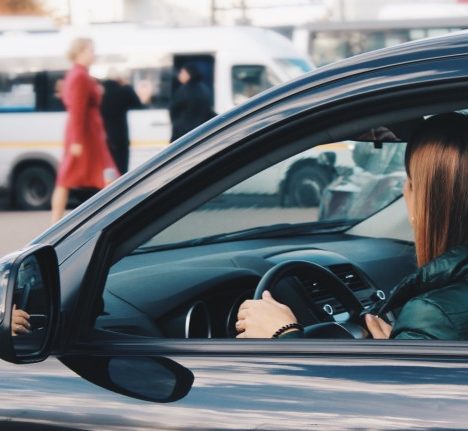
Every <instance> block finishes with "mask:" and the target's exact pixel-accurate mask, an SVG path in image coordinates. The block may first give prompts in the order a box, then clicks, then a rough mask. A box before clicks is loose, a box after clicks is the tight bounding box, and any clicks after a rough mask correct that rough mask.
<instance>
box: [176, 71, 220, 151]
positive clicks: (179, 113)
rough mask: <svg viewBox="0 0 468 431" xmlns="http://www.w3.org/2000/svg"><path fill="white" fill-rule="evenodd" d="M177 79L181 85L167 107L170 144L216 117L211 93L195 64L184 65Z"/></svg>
mask: <svg viewBox="0 0 468 431" xmlns="http://www.w3.org/2000/svg"><path fill="white" fill-rule="evenodd" d="M177 79H178V80H179V82H180V84H181V85H180V87H179V88H178V89H177V90H176V92H175V93H174V97H173V99H172V102H171V104H170V106H169V113H170V116H171V122H172V136H171V142H173V141H175V140H176V139H178V138H180V137H181V136H182V135H185V134H186V133H187V132H189V131H190V130H192V129H194V128H195V127H197V126H199V125H200V124H203V123H204V122H205V121H208V120H209V119H210V118H212V117H214V116H215V115H216V114H215V112H214V111H213V109H212V96H211V92H210V90H209V88H208V87H207V85H206V84H204V83H203V82H202V76H201V74H200V72H199V70H198V68H197V66H196V64H194V63H187V64H186V65H184V66H183V67H182V68H181V69H180V71H179V73H178V75H177Z"/></svg>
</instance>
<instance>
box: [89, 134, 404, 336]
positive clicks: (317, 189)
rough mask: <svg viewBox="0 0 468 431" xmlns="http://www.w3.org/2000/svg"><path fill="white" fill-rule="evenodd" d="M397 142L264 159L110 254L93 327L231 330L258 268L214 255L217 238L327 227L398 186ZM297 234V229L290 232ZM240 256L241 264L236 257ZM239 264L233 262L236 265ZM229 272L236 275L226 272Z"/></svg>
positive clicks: (357, 215)
mask: <svg viewBox="0 0 468 431" xmlns="http://www.w3.org/2000/svg"><path fill="white" fill-rule="evenodd" d="M404 149H405V144H404V143H388V144H383V145H382V146H377V147H376V146H375V145H374V144H373V143H372V142H358V141H343V142H335V143H332V144H327V145H322V146H318V147H315V148H313V149H309V150H307V151H305V152H302V153H300V154H297V155H295V156H293V157H291V158H289V159H287V160H284V161H282V162H280V163H277V164H276V165H273V166H271V167H269V168H267V169H265V170H263V171H261V172H259V173H257V174H255V175H252V176H251V177H249V178H247V179H245V180H244V181H242V182H240V183H239V184H237V185H235V186H234V187H231V188H230V189H228V190H226V191H225V192H224V193H222V194H220V195H219V196H216V197H214V198H213V199H211V200H209V201H208V202H206V203H205V204H203V205H202V206H201V207H199V208H197V209H196V210H194V211H192V212H191V213H189V214H187V215H186V216H184V217H182V218H181V219H180V220H178V221H177V222H175V223H174V224H173V225H171V226H169V227H168V228H166V229H164V230H163V231H161V232H159V233H158V234H156V235H155V236H154V237H153V238H152V239H150V240H149V241H147V242H146V243H144V244H141V245H140V246H139V247H138V248H137V249H135V250H134V251H133V252H132V253H130V254H129V255H127V256H125V257H124V258H122V259H121V260H120V261H118V262H117V263H115V264H114V265H113V266H112V267H111V268H110V271H109V275H108V278H107V281H106V285H105V289H104V294H103V309H102V312H101V313H100V315H99V316H98V318H97V320H96V325H95V326H96V328H98V329H101V330H107V331H114V332H122V333H127V334H134V335H144V336H154V337H171V338H208V337H222V338H225V337H231V336H233V329H232V325H233V323H232V321H233V319H234V318H235V316H236V314H237V308H236V307H238V306H239V304H240V302H242V301H243V300H244V299H247V298H249V297H251V295H252V293H253V289H254V288H255V286H256V284H257V282H258V278H256V277H255V276H252V274H249V271H248V270H247V269H245V268H244V269H245V271H243V270H239V268H238V267H236V265H238V264H237V263H236V264H235V265H234V268H233V267H232V266H233V263H232V262H233V259H234V260H235V259H236V257H235V256H234V257H232V256H231V257H230V258H227V260H226V261H225V260H223V259H222V258H221V257H220V253H222V252H223V251H226V250H227V249H226V248H225V244H228V243H230V242H232V241H236V242H235V244H236V246H237V247H238V249H239V254H242V252H243V251H246V250H248V247H247V245H246V246H245V249H243V246H244V244H247V242H246V243H244V242H243V240H245V241H247V240H248V239H250V238H270V237H271V238H275V237H277V235H280V236H282V237H285V236H288V235H293V234H292V233H291V234H290V233H289V232H291V231H290V230H288V229H296V232H298V231H297V229H298V228H299V227H300V228H301V229H307V230H308V232H309V231H310V232H313V231H314V229H320V231H321V232H326V231H327V229H329V230H330V231H336V230H339V229H343V228H344V227H346V226H347V227H349V226H350V225H352V224H354V223H355V222H356V221H358V220H362V219H365V218H367V217H369V216H370V215H371V214H373V213H375V212H376V211H378V210H380V209H381V208H383V207H385V206H387V205H388V204H390V203H391V202H392V201H394V200H395V199H397V198H398V197H399V196H401V193H402V186H403V182H404V180H405V178H406V174H405V172H404V165H403V155H404ZM296 234H297V233H296ZM241 266H242V265H241ZM238 270H239V271H238ZM234 272H236V273H238V274H239V277H240V278H238V279H237V278H235V279H231V278H230V275H232V274H233V273H234Z"/></svg>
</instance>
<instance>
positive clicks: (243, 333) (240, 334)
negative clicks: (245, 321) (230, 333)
mask: <svg viewBox="0 0 468 431" xmlns="http://www.w3.org/2000/svg"><path fill="white" fill-rule="evenodd" d="M236 338H246V336H245V331H244V332H240V333H239V334H237V335H236Z"/></svg>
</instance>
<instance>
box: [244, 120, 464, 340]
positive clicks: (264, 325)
mask: <svg viewBox="0 0 468 431" xmlns="http://www.w3.org/2000/svg"><path fill="white" fill-rule="evenodd" d="M405 165H406V171H407V174H408V179H407V181H406V184H405V187H404V197H405V201H406V204H407V207H408V215H409V218H410V222H411V225H412V227H413V230H414V234H415V247H416V257H417V263H418V267H419V269H418V270H417V271H416V272H415V273H414V274H412V275H410V276H408V277H406V278H405V279H404V280H403V281H402V282H400V283H399V284H398V285H397V286H396V287H395V288H394V289H393V290H392V293H391V295H390V296H389V298H388V299H387V300H386V301H384V303H383V304H377V306H376V311H377V313H376V315H374V314H366V316H365V320H366V324H367V327H368V329H369V332H370V334H371V335H372V337H373V338H383V339H385V338H397V339H439V340H468V118H467V117H465V116H464V115H463V114H457V113H452V114H442V115H437V116H434V117H431V118H429V119H427V120H425V121H424V122H423V123H422V124H421V125H420V126H419V127H418V129H417V130H416V132H415V134H414V135H413V137H412V139H411V140H410V143H409V144H408V146H407V150H406V154H405ZM389 311H392V312H393V314H396V315H397V317H396V320H394V322H393V324H390V323H387V322H386V321H385V320H384V318H386V317H387V316H388V312H389ZM237 318H238V321H237V323H236V328H237V331H238V337H240V338H265V337H267V338H269V337H271V336H272V335H273V334H275V333H276V332H277V330H278V329H280V328H281V329H283V328H288V327H290V326H291V324H296V323H297V320H296V317H295V316H294V314H293V313H292V311H291V310H290V309H289V307H287V306H286V305H283V304H280V303H279V302H277V301H275V300H274V299H273V298H272V296H271V295H270V293H269V292H268V291H265V292H264V295H263V299H262V300H257V301H254V300H250V301H245V302H244V303H243V304H242V305H241V306H240V308H239V313H238V316H237ZM280 332H282V337H287V338H299V337H303V332H302V331H301V330H300V329H297V328H291V329H290V330H289V331H286V330H285V331H280ZM282 337H281V338H282Z"/></svg>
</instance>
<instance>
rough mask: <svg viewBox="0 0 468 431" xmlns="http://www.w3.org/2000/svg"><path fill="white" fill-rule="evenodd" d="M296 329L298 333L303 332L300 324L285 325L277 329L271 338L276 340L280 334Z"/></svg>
mask: <svg viewBox="0 0 468 431" xmlns="http://www.w3.org/2000/svg"><path fill="white" fill-rule="evenodd" d="M293 328H294V329H298V330H299V331H304V327H303V326H302V325H301V324H300V323H288V324H287V325H284V326H282V327H281V328H279V329H278V330H277V331H276V332H275V333H274V334H273V336H272V337H271V338H278V337H279V336H280V335H281V334H283V333H285V332H286V331H288V330H289V329H293Z"/></svg>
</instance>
